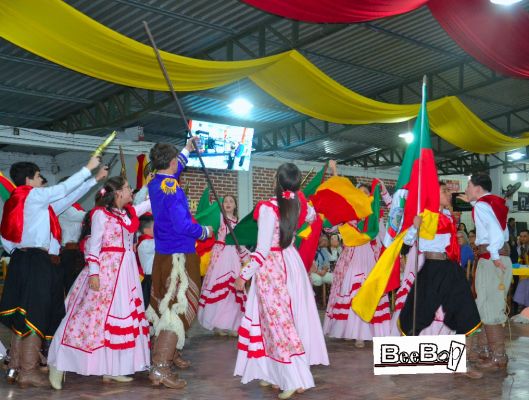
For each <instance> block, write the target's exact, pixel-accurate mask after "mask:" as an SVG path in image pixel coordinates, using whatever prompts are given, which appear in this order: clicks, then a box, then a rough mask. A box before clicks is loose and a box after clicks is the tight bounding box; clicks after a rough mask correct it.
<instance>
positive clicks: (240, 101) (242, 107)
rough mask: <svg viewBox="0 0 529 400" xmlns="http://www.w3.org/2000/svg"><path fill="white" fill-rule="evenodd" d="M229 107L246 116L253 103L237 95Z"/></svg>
mask: <svg viewBox="0 0 529 400" xmlns="http://www.w3.org/2000/svg"><path fill="white" fill-rule="evenodd" d="M229 107H230V108H231V110H232V111H233V112H234V113H235V114H237V115H241V116H244V115H248V114H249V113H250V111H251V110H252V108H253V104H252V103H250V102H249V101H248V100H246V99H245V98H243V97H237V98H236V99H235V100H233V101H232V102H231V103H230V105H229Z"/></svg>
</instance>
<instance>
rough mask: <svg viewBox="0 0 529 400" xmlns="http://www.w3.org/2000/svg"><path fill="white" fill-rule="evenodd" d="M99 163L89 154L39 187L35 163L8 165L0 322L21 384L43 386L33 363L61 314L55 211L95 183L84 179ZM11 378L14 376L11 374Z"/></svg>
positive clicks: (58, 231) (43, 379)
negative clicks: (60, 178)
mask: <svg viewBox="0 0 529 400" xmlns="http://www.w3.org/2000/svg"><path fill="white" fill-rule="evenodd" d="M99 163H100V161H99V158H97V157H92V158H91V159H90V161H89V162H88V164H87V166H86V167H83V168H82V169H81V170H80V171H79V172H77V173H76V174H74V175H72V176H71V177H70V178H69V179H67V180H66V181H64V182H63V183H61V184H58V185H55V186H50V187H42V179H41V177H40V169H39V167H38V166H37V165H35V164H33V163H30V162H22V163H15V164H13V165H12V166H11V170H10V175H11V179H12V180H13V182H14V183H15V185H17V188H16V189H15V190H14V191H13V192H12V193H11V197H10V198H9V199H8V200H7V201H6V203H5V205H4V213H3V215H2V222H1V226H0V232H1V240H2V245H3V247H4V249H5V250H6V251H7V252H8V253H10V254H11V261H10V264H9V273H8V275H7V279H6V282H5V286H4V293H3V296H2V300H1V301H0V321H1V322H2V323H3V324H4V325H6V326H7V327H8V328H9V329H11V331H12V332H13V334H12V345H11V348H12V354H13V353H14V354H15V355H16V357H12V360H11V361H13V364H18V365H10V367H12V366H13V367H14V368H17V367H20V372H19V374H18V384H19V385H20V386H21V387H26V386H49V382H48V379H47V377H46V376H45V375H41V374H40V373H39V371H38V369H37V366H38V362H39V358H40V357H39V350H40V348H41V344H42V340H46V339H48V340H49V339H51V338H52V336H53V334H54V333H55V330H56V329H57V327H58V325H59V323H60V322H61V319H62V318H63V317H64V314H65V310H64V294H63V291H62V282H61V281H62V279H61V274H60V270H59V269H58V268H57V267H56V266H55V265H53V264H52V262H51V259H50V256H51V255H57V254H59V250H60V243H61V229H60V225H59V220H58V218H57V214H60V213H62V212H63V211H64V210H65V209H66V208H68V207H69V206H70V205H72V204H73V203H74V202H75V201H77V200H78V199H79V198H80V197H81V196H82V195H84V194H85V193H86V192H87V191H88V190H89V189H90V188H91V187H92V186H93V185H94V184H95V180H93V179H89V178H90V177H91V171H92V170H94V169H95V168H97V167H98V166H99ZM103 175H104V174H103ZM8 378H9V377H8ZM11 378H12V381H14V379H15V376H13V375H11Z"/></svg>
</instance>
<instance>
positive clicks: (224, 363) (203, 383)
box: [0, 325, 529, 400]
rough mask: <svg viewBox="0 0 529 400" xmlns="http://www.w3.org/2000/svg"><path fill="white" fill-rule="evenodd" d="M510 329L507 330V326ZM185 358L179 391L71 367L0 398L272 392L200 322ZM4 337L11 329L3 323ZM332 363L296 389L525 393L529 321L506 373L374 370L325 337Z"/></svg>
mask: <svg viewBox="0 0 529 400" xmlns="http://www.w3.org/2000/svg"><path fill="white" fill-rule="evenodd" d="M507 334H509V333H508V331H507ZM190 336H191V337H190V339H189V343H188V344H187V350H186V352H185V357H186V358H189V359H190V360H191V361H192V362H193V367H192V368H191V369H190V370H188V371H185V372H184V373H182V377H184V378H185V379H186V380H187V381H188V386H187V388H186V389H184V390H180V391H177V390H168V389H163V388H153V387H151V386H150V385H149V380H148V379H147V374H146V373H139V374H136V376H135V380H134V382H132V383H128V384H103V383H102V382H101V379H100V378H98V377H82V376H77V375H75V374H71V373H70V374H68V375H67V377H66V382H65V385H64V390H62V391H60V392H57V391H53V390H52V389H26V390H22V389H19V388H18V387H16V386H10V385H7V383H6V382H5V380H3V379H1V380H0V399H35V400H37V399H64V400H92V399H116V400H118V399H124V400H136V399H149V398H150V399H153V400H154V399H156V400H164V399H193V400H196V399H201V400H202V399H204V400H206V399H211V400H214V399H215V400H216V399H232V400H238V399H275V398H277V397H276V396H277V392H276V391H274V390H272V389H262V388H260V387H259V385H258V383H257V382H252V383H250V384H247V385H242V384H241V383H240V381H239V379H238V378H236V377H233V376H232V375H233V367H234V363H235V356H236V339H234V338H225V337H217V336H212V335H211V334H209V333H207V332H205V331H203V330H202V329H200V328H197V327H194V329H193V330H192V332H191V335H190ZM0 337H1V338H2V340H3V341H4V343H6V342H7V340H6V339H7V337H8V332H7V331H6V330H5V328H3V327H2V328H0ZM327 346H328V350H329V355H330V359H331V366H330V367H314V368H313V369H312V372H313V374H314V378H315V381H316V388H314V389H312V390H309V391H307V392H306V393H304V394H301V395H296V396H295V397H294V398H297V399H299V400H313V399H314V400H315V399H325V400H328V399H331V400H341V399H385V400H397V399H399V400H400V399H417V400H419V399H421V400H422V399H426V400H444V399H446V400H449V399H450V400H452V399H453V400H456V399H457V400H461V399H465V400H466V399H520V400H521V399H524V400H526V399H529V326H522V325H516V326H512V341H511V342H510V345H509V353H510V355H511V362H510V365H509V371H508V374H507V375H506V376H505V375H501V374H499V373H490V374H487V375H485V377H484V378H483V379H481V380H469V379H466V378H464V377H461V376H453V375H415V376H410V375H406V376H404V375H400V376H374V375H373V370H372V349H371V347H370V346H367V347H366V348H365V349H361V350H359V349H356V348H355V347H354V345H353V342H348V341H339V340H328V342H327Z"/></svg>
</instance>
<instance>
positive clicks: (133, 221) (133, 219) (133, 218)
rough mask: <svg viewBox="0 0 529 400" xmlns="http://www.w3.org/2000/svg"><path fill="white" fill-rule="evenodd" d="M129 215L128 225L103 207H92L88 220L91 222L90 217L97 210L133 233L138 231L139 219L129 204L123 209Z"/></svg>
mask: <svg viewBox="0 0 529 400" xmlns="http://www.w3.org/2000/svg"><path fill="white" fill-rule="evenodd" d="M123 208H124V209H125V210H126V211H127V212H128V214H129V218H130V224H128V225H127V224H126V223H125V221H123V218H122V217H121V216H120V215H118V214H114V213H113V212H110V211H108V210H107V209H106V208H105V207H94V208H93V209H92V211H90V220H92V217H93V215H94V212H96V211H97V210H101V211H103V212H104V213H105V214H106V215H108V216H109V217H111V218H114V219H116V220H117V221H118V224H120V225H121V226H122V227H123V228H125V229H126V230H127V231H129V232H130V233H135V232H137V231H138V228H139V227H140V219H139V218H138V216H137V215H136V210H135V209H134V207H133V206H131V205H130V204H127V205H126V206H125V207H123Z"/></svg>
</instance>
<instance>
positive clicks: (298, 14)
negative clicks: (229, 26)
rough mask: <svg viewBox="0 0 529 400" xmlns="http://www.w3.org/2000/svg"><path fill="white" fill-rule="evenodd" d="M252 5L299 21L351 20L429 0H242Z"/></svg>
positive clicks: (368, 18)
mask: <svg viewBox="0 0 529 400" xmlns="http://www.w3.org/2000/svg"><path fill="white" fill-rule="evenodd" d="M242 1H243V2H244V3H247V4H250V5H251V6H254V7H255V8H258V9H260V10H263V11H266V12H269V13H271V14H276V15H280V16H281V17H285V18H290V19H296V20H298V21H306V22H315V23H335V24H336V23H345V24H348V23H353V22H365V21H372V20H374V19H379V18H386V17H392V16H394V15H399V14H404V13H407V12H409V11H412V10H415V9H416V8H419V7H420V6H422V5H424V4H426V3H427V2H428V0H288V1H285V0H242Z"/></svg>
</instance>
